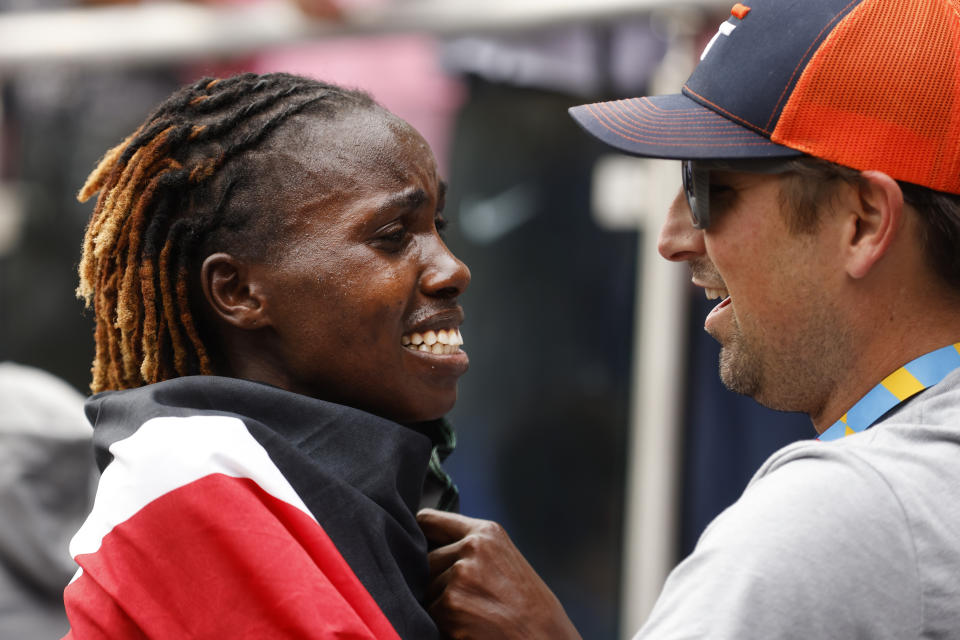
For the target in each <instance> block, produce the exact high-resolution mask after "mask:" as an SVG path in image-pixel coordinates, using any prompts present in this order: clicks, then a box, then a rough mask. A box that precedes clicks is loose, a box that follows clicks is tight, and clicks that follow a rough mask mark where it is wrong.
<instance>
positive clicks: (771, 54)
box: [570, 0, 960, 194]
mask: <svg viewBox="0 0 960 640" xmlns="http://www.w3.org/2000/svg"><path fill="white" fill-rule="evenodd" d="M570 114H571V115H572V116H573V118H574V119H575V120H576V121H577V122H578V123H579V124H580V125H581V126H583V128H584V129H586V130H587V131H588V132H589V133H591V134H592V135H594V136H595V137H597V138H599V139H600V140H602V141H603V142H605V143H607V144H609V145H611V146H613V147H615V148H617V149H619V150H621V151H624V152H626V153H629V154H633V155H638V156H647V157H655V158H674V159H681V160H736V159H751V158H753V159H760V158H788V157H791V156H799V155H802V154H808V155H812V156H816V157H818V158H822V159H824V160H828V161H830V162H834V163H837V164H841V165H844V166H847V167H850V168H853V169H858V170H861V171H863V170H867V169H875V170H879V171H883V172H884V173H887V174H888V175H890V176H891V177H893V178H895V179H897V180H902V181H905V182H912V183H914V184H919V185H922V186H925V187H929V188H931V189H934V190H937V191H945V192H949V193H957V194H960V0H749V1H748V2H745V3H737V4H736V5H734V7H733V9H732V10H731V13H730V17H729V18H728V19H727V20H726V22H724V23H723V24H721V25H720V28H719V30H718V31H717V34H716V35H715V36H714V37H713V39H712V40H711V41H710V43H709V44H708V45H707V46H706V48H705V49H704V51H703V54H702V55H701V60H700V63H699V64H698V65H697V67H696V68H695V69H694V71H693V73H692V74H691V75H690V78H689V79H688V80H687V82H686V83H685V84H684V85H683V88H682V92H681V93H679V94H674V95H663V96H650V97H641V98H630V99H626V100H613V101H607V102H596V103H592V104H585V105H580V106H577V107H573V108H571V109H570Z"/></svg>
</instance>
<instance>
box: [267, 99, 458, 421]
mask: <svg viewBox="0 0 960 640" xmlns="http://www.w3.org/2000/svg"><path fill="white" fill-rule="evenodd" d="M291 122H292V123H295V124H293V126H285V127H284V132H283V133H281V135H280V136H279V137H278V138H276V139H274V141H273V142H272V144H271V147H272V148H273V149H275V150H276V149H279V150H280V151H279V152H278V153H280V155H283V156H286V159H285V160H284V162H283V164H287V165H289V166H288V169H287V170H284V171H272V172H271V173H272V174H274V175H273V176H271V177H272V178H273V179H276V180H277V181H278V182H279V184H280V185H281V189H280V194H281V195H280V197H279V198H278V199H277V200H278V201H277V202H276V206H278V207H279V208H280V209H281V211H280V213H281V216H282V220H283V223H282V228H279V229H277V233H280V234H281V235H280V236H279V237H280V239H281V242H280V243H278V245H277V247H276V248H275V249H274V250H273V251H271V252H270V253H271V255H270V258H269V259H267V260H265V261H263V262H262V263H257V264H254V265H252V266H251V268H250V282H251V286H256V287H259V288H260V290H259V293H260V294H261V296H262V300H263V305H264V309H263V311H264V312H265V315H264V317H265V318H266V322H267V323H268V324H269V326H268V327H267V328H266V329H264V330H263V331H262V335H263V336H264V338H265V339H264V341H263V347H264V348H262V349H257V353H256V354H255V355H254V357H255V359H256V361H257V362H256V364H255V366H254V369H255V373H254V375H253V377H255V378H256V379H259V380H261V381H263V382H268V383H270V384H274V385H276V386H279V387H282V388H285V389H289V390H291V391H295V392H298V393H302V394H305V395H310V396H313V397H316V398H321V399H324V400H330V401H333V402H339V403H342V404H346V405H350V406H354V407H357V408H360V409H364V410H367V411H370V412H372V413H376V414H378V415H381V416H384V417H387V418H391V419H393V420H396V421H400V422H414V421H422V420H430V419H435V418H438V417H440V416H442V415H444V414H445V413H446V412H447V411H449V410H450V409H451V408H452V407H453V405H454V403H455V402H456V397H457V380H458V378H459V377H460V376H461V375H463V374H464V373H465V372H466V370H467V366H468V359H467V355H466V353H465V352H464V351H462V350H461V349H460V348H459V345H457V344H456V343H457V342H458V336H459V327H460V324H461V322H462V321H463V311H462V309H461V307H460V306H459V304H458V302H457V298H458V296H459V295H460V294H461V293H463V291H464V290H465V289H466V288H467V285H468V284H469V282H470V271H469V270H468V269H467V267H466V265H464V264H463V263H462V262H460V261H459V260H458V259H457V258H456V257H455V256H454V255H453V254H452V253H450V250H449V249H447V247H446V245H445V244H444V242H443V239H442V238H441V235H440V229H441V228H442V225H443V218H442V216H441V211H442V209H443V204H444V184H443V182H442V181H441V180H440V179H439V177H438V176H437V167H436V162H435V161H434V158H433V154H432V153H431V151H430V148H429V147H428V146H427V144H426V142H425V141H424V140H423V138H421V137H420V135H419V134H418V133H417V132H416V131H414V130H413V129H412V128H410V127H409V126H408V125H406V124H405V123H403V122H402V121H400V120H397V119H395V118H393V117H392V116H390V115H389V114H385V113H383V112H379V111H372V110H371V111H363V112H359V113H352V114H349V115H346V116H341V117H340V118H338V119H336V120H335V121H334V122H333V123H331V122H327V121H325V120H321V119H319V118H315V117H313V118H311V117H309V116H300V117H297V118H294V119H293V120H292V121H291ZM278 217H280V216H278ZM430 332H433V334H439V333H440V332H443V333H444V334H445V336H446V338H445V339H446V341H447V342H452V343H454V344H450V345H446V346H439V347H433V346H431V347H429V348H426V347H420V346H417V345H415V344H413V343H416V342H420V341H421V339H424V338H425V339H426V341H427V342H433V336H432V335H428V334H429V333H430ZM415 334H416V335H415ZM441 341H442V340H441Z"/></svg>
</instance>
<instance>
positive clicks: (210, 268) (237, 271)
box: [200, 253, 269, 329]
mask: <svg viewBox="0 0 960 640" xmlns="http://www.w3.org/2000/svg"><path fill="white" fill-rule="evenodd" d="M200 283H201V286H202V288H203V297H204V298H205V299H206V301H207V304H208V305H209V307H210V309H211V311H212V312H213V315H214V317H215V318H217V319H219V320H221V321H223V322H226V323H228V324H230V325H233V326H235V327H237V328H238V329H259V328H261V327H264V326H266V325H268V324H269V321H268V319H267V317H266V306H265V305H264V300H263V296H262V294H261V292H260V288H259V287H258V286H257V285H256V283H253V282H251V281H250V269H249V268H248V267H247V265H246V264H245V263H244V262H242V261H240V260H237V259H236V258H234V257H233V256H231V255H230V254H229V253H214V254H212V255H209V256H207V258H206V259H205V260H204V261H203V265H202V266H201V267H200Z"/></svg>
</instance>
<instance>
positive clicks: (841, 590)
mask: <svg viewBox="0 0 960 640" xmlns="http://www.w3.org/2000/svg"><path fill="white" fill-rule="evenodd" d="M647 638H656V639H664V638H677V639H679V638H711V639H714V638H716V639H723V638H731V639H733V638H736V639H737V640H744V639H750V638H758V639H759V638H763V639H764V640H769V639H771V638H777V639H783V638H803V639H807V638H818V639H819V638H843V639H847V638H864V639H870V640H877V639H883V638H891V639H893V638H896V639H898V640H901V639H903V638H960V371H954V372H953V373H952V374H950V375H949V376H947V377H946V378H945V379H944V380H943V381H942V382H940V384H938V385H936V386H934V387H931V388H930V389H927V390H926V391H924V392H923V393H921V394H920V395H919V396H916V397H914V398H913V399H912V400H910V401H908V402H907V403H906V404H904V405H902V406H901V407H899V408H898V409H896V410H895V411H894V412H893V413H892V414H891V415H890V416H888V417H886V418H885V419H884V420H883V421H881V422H880V423H878V424H877V425H876V426H874V427H873V428H871V429H869V430H867V431H864V432H862V433H859V434H855V435H851V436H848V437H846V438H842V439H840V440H836V441H833V442H829V443H823V442H817V441H806V442H799V443H795V444H792V445H790V446H787V447H785V448H783V449H781V450H780V451H778V452H777V453H775V454H774V455H772V456H771V457H770V459H768V460H767V461H766V462H765V463H764V465H763V466H762V467H761V468H760V470H759V471H758V472H757V474H756V475H755V476H754V478H753V479H752V480H751V481H750V484H749V485H748V486H747V488H746V490H745V491H744V493H743V495H742V496H741V497H740V499H739V500H738V501H737V502H736V503H734V504H733V505H732V506H731V507H730V508H728V509H727V510H725V511H724V512H723V513H721V514H720V515H719V516H717V518H716V519H715V520H714V521H713V522H712V523H711V524H710V526H709V527H707V529H706V531H704V533H703V535H702V536H701V538H700V540H699V542H698V543H697V547H696V549H695V550H694V551H693V553H692V554H691V555H690V556H689V557H688V558H687V559H686V560H684V561H683V562H682V563H680V565H678V566H677V567H676V568H675V569H674V570H673V572H672V573H671V574H670V576H669V578H668V579H667V582H666V584H665V585H664V588H663V592H662V593H661V594H660V598H659V600H658V601H657V603H656V606H655V607H654V610H653V613H652V614H651V616H650V618H649V619H648V620H647V623H646V624H645V625H644V626H643V628H642V629H641V630H640V632H639V633H638V634H637V635H636V637H635V640H641V639H647Z"/></svg>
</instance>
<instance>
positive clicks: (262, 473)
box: [65, 74, 470, 638]
mask: <svg viewBox="0 0 960 640" xmlns="http://www.w3.org/2000/svg"><path fill="white" fill-rule="evenodd" d="M97 191H99V192H100V195H99V198H98V200H97V204H96V208H95V210H94V213H93V216H92V218H91V220H90V224H89V226H88V229H87V235H86V240H85V243H84V252H83V257H82V260H81V264H80V287H79V289H78V292H79V294H80V295H81V296H82V297H83V298H84V299H85V300H86V301H87V304H88V306H91V307H92V308H93V310H94V314H95V317H96V322H97V328H96V346H97V350H96V357H95V360H94V363H93V382H92V384H91V388H92V390H93V391H94V392H96V393H97V395H94V396H93V397H92V398H91V399H90V400H89V401H88V403H87V415H88V417H89V418H90V420H91V422H93V424H94V428H95V443H96V447H97V459H98V463H99V465H100V467H101V470H102V471H103V473H102V477H101V481H100V486H99V489H98V495H97V500H96V505H95V507H94V509H93V512H92V513H91V515H90V517H89V518H88V520H87V522H86V523H85V524H84V526H83V527H82V528H81V530H80V531H79V532H78V533H77V535H76V537H75V538H74V539H73V541H72V542H71V554H72V555H73V556H74V557H75V558H76V560H77V562H78V564H79V565H80V567H81V570H80V572H78V574H77V577H76V578H75V579H74V581H73V582H72V583H71V585H70V586H69V587H68V588H67V590H66V592H65V603H66V608H67V612H68V616H69V618H70V622H71V626H72V630H71V632H70V634H69V635H68V637H73V638H87V637H104V636H106V637H113V638H124V637H191V638H206V637H210V638H214V637H215V638H222V637H231V636H244V637H246V636H248V635H250V634H251V633H252V634H253V635H255V636H256V637H257V638H279V637H283V638H289V637H297V638H314V637H350V638H438V637H439V634H438V632H437V629H436V627H435V626H434V624H433V622H432V621H431V620H430V618H429V616H428V615H427V614H426V612H425V611H424V608H423V605H424V603H423V597H424V588H425V582H426V579H427V563H426V543H425V541H424V538H423V536H422V534H421V532H420V530H419V528H418V527H417V524H416V521H415V519H414V513H415V512H416V511H417V509H418V508H419V507H421V506H436V507H440V508H446V509H450V508H455V506H456V501H457V500H456V489H455V487H454V486H453V484H452V482H451V481H450V478H449V477H448V476H447V475H446V474H445V473H444V471H443V469H442V468H441V466H440V462H441V460H442V458H443V457H445V456H446V455H447V454H448V453H449V452H450V451H451V450H452V447H453V433H452V430H451V429H450V427H449V425H448V424H447V423H446V422H445V420H443V416H444V414H445V413H446V412H447V411H449V410H450V409H451V408H452V407H453V405H454V403H455V401H456V395H457V380H458V379H459V377H460V376H461V375H462V374H463V373H464V372H465V371H466V370H467V366H468V360H467V356H466V353H465V352H464V351H463V350H462V349H461V345H462V343H463V340H462V337H461V334H460V329H459V327H460V324H461V322H462V320H463V312H462V310H461V308H460V306H459V304H458V297H459V295H460V294H461V293H462V292H463V291H464V290H465V289H466V287H467V285H468V284H469V281H470V272H469V271H468V269H467V268H466V266H465V265H464V264H463V263H462V262H460V261H459V260H457V258H456V257H454V256H453V255H452V254H451V253H450V251H449V250H448V249H447V247H446V245H445V244H444V241H443V239H442V236H441V230H442V228H443V225H444V221H443V217H442V215H441V212H442V209H443V201H444V192H445V185H444V183H443V182H442V181H441V180H440V179H439V177H438V175H437V168H436V163H435V161H434V159H433V155H432V153H431V151H430V149H429V147H428V146H427V144H426V143H425V142H424V140H423V138H421V137H420V135H419V134H418V133H417V132H416V131H414V130H413V129H412V128H411V127H410V126H409V125H407V124H406V123H405V122H403V121H402V120H400V119H398V118H396V117H395V116H393V115H392V114H390V113H389V112H387V111H386V110H384V109H383V108H381V107H380V106H379V105H377V104H376V103H375V102H373V101H372V100H371V99H370V98H369V97H368V96H367V95H365V94H363V93H361V92H357V91H347V90H344V89H341V88H339V87H336V86H332V85H328V84H324V83H321V82H317V81H314V80H309V79H306V78H301V77H297V76H291V75H286V74H270V75H265V76H256V75H253V74H246V75H242V76H237V77H234V78H229V79H225V80H214V79H204V80H201V81H199V82H197V83H195V84H193V85H190V86H188V87H185V88H183V89H181V90H180V91H178V92H177V93H175V94H174V95H173V96H171V97H170V98H169V99H168V100H167V101H166V102H164V103H163V104H161V105H160V106H159V107H158V108H157V109H156V110H155V111H154V113H153V114H151V115H150V116H149V117H148V118H147V120H146V121H145V122H144V124H143V125H142V126H141V127H140V128H139V129H138V130H137V131H135V132H134V133H133V134H132V135H131V136H130V137H129V138H127V139H126V140H125V141H124V142H123V143H121V144H120V145H119V146H118V147H116V148H114V149H112V150H111V151H109V152H108V153H107V154H106V156H105V157H104V159H103V160H102V161H101V162H100V165H99V166H98V167H97V169H96V170H95V171H94V172H93V174H91V176H90V178H89V180H88V182H87V184H86V185H85V186H84V188H83V190H82V191H81V193H80V198H81V199H87V198H89V197H90V196H92V195H93V194H94V193H96V192H97Z"/></svg>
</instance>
